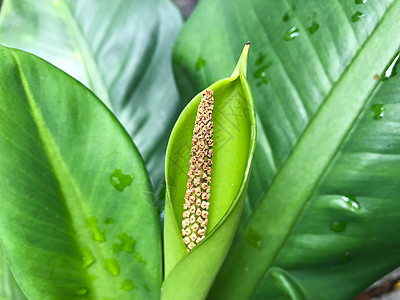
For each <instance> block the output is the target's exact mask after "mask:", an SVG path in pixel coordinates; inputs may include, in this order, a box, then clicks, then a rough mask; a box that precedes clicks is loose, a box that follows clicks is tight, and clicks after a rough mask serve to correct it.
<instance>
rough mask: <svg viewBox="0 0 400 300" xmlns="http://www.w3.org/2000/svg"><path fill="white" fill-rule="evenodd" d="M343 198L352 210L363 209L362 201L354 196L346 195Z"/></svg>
mask: <svg viewBox="0 0 400 300" xmlns="http://www.w3.org/2000/svg"><path fill="white" fill-rule="evenodd" d="M342 199H343V201H344V203H345V204H346V206H347V207H348V208H349V209H350V210H352V211H356V210H360V209H361V206H360V203H358V202H357V200H356V198H355V197H354V196H344V197H343V198H342Z"/></svg>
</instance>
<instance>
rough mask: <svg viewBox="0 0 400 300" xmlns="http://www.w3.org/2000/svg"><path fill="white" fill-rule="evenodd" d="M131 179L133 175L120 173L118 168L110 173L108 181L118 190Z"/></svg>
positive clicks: (126, 185)
mask: <svg viewBox="0 0 400 300" xmlns="http://www.w3.org/2000/svg"><path fill="white" fill-rule="evenodd" d="M132 181H133V177H132V176H131V175H125V174H122V171H121V170H120V169H115V170H114V172H112V173H111V175H110V183H111V184H112V185H113V187H115V189H117V190H118V191H120V192H122V191H123V190H124V189H125V188H126V187H128V186H130V185H131V183H132Z"/></svg>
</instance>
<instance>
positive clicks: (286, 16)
mask: <svg viewBox="0 0 400 300" xmlns="http://www.w3.org/2000/svg"><path fill="white" fill-rule="evenodd" d="M289 19H290V16H289V12H287V13H286V14H284V15H283V18H282V21H283V22H287V21H289Z"/></svg>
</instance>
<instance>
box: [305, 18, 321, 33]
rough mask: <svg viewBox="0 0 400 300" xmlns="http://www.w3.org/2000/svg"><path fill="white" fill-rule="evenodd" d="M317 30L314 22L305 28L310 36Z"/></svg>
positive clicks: (317, 27) (316, 24)
mask: <svg viewBox="0 0 400 300" xmlns="http://www.w3.org/2000/svg"><path fill="white" fill-rule="evenodd" d="M318 29H319V24H318V23H317V22H315V21H313V22H312V23H311V25H310V26H309V27H307V30H308V32H309V33H311V34H314V33H315V32H316V31H317V30H318Z"/></svg>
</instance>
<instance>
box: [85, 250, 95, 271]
mask: <svg viewBox="0 0 400 300" xmlns="http://www.w3.org/2000/svg"><path fill="white" fill-rule="evenodd" d="M82 254H83V256H82V261H83V267H84V268H85V269H86V268H88V267H90V266H91V265H92V264H94V263H95V262H96V259H95V258H94V256H93V254H92V251H90V249H89V248H88V247H84V248H83V249H82Z"/></svg>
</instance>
